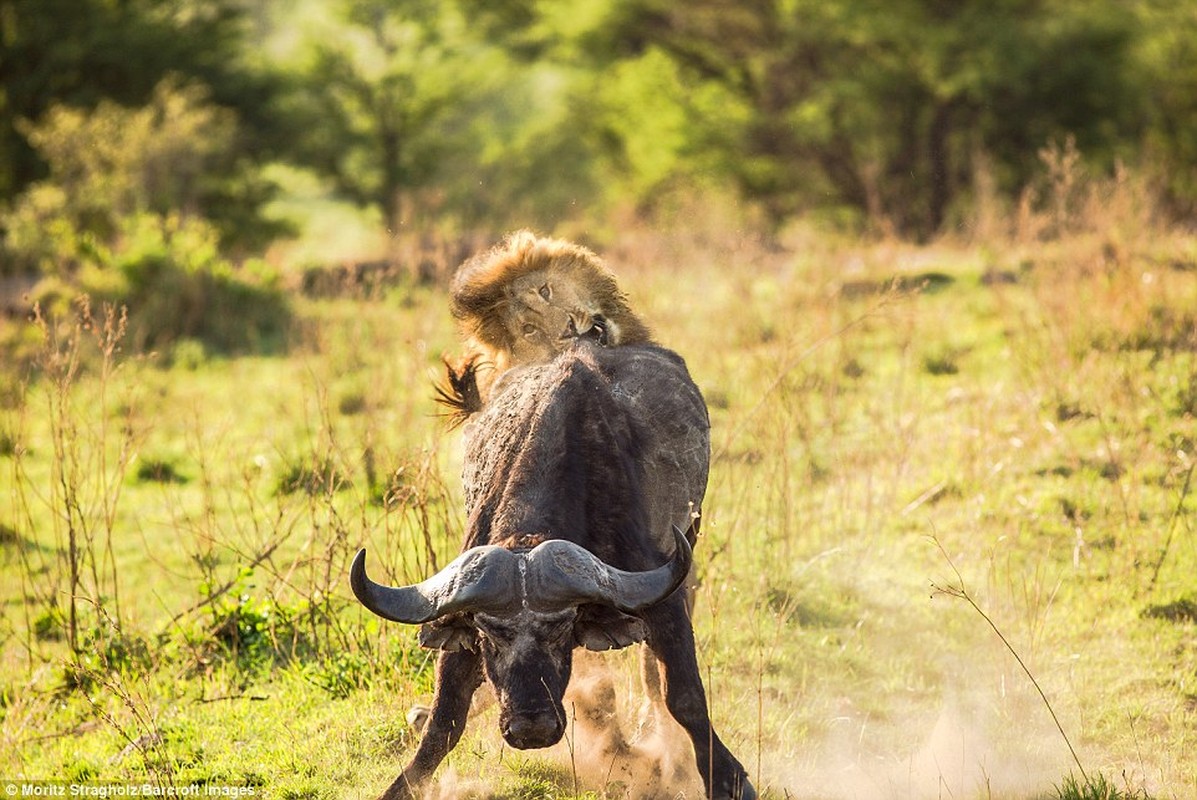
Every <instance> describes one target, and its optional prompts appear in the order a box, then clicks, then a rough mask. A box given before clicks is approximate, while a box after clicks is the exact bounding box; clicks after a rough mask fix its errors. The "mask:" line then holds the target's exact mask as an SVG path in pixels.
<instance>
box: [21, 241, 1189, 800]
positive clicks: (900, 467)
mask: <svg viewBox="0 0 1197 800" xmlns="http://www.w3.org/2000/svg"><path fill="white" fill-rule="evenodd" d="M805 244H806V245H807V246H804V247H802V248H795V249H793V250H791V251H789V252H783V253H765V252H757V251H755V250H753V249H752V248H751V247H750V246H742V247H734V248H733V247H728V248H726V249H720V248H719V247H718V246H717V245H707V246H704V247H702V248H700V247H698V246H695V245H692V244H689V243H687V242H686V241H682V240H661V241H660V242H658V243H657V244H656V246H655V249H653V248H651V247H649V246H647V245H645V244H643V243H636V244H632V243H628V244H624V245H620V244H619V243H616V245H615V246H614V247H613V248H612V253H611V258H612V261H613V262H614V263H615V266H616V267H617V269H618V271H619V272H620V274H621V276H622V278H623V281H624V284H625V287H626V288H627V290H628V291H629V293H630V295H631V299H632V302H633V303H634V304H635V305H636V306H637V307H639V308H640V309H641V310H642V312H643V314H644V316H645V317H646V318H647V319H648V320H650V322H651V323H652V324H653V327H654V330H655V331H656V333H657V335H658V337H659V338H660V340H661V341H662V342H664V343H666V344H668V345H669V346H671V347H673V348H674V349H676V350H678V351H679V352H680V353H682V355H683V356H685V357H686V359H687V361H688V364H689V366H690V369H691V372H692V374H693V375H694V377H695V379H696V380H697V382H698V383H699V385H700V386H701V388H702V389H703V391H704V393H705V394H706V396H707V398H708V400H709V402H710V406H711V413H712V424H713V443H714V450H715V456H714V460H713V465H712V473H711V483H710V490H709V494H708V499H707V504H706V519H705V521H704V526H703V534H704V535H703V539H702V540H701V542H700V545H699V548H698V550H697V551H696V554H697V558H698V560H699V562H700V568H701V573H702V587H701V589H700V592H699V599H698V606H697V611H696V617H695V625H696V630H697V633H698V640H699V649H700V653H699V655H700V662H701V664H702V667H703V670H704V677H705V679H706V682H707V689H708V693H709V696H710V700H711V705H712V709H713V715H714V719H715V722H716V724H717V725H718V727H719V729H720V731H721V734H722V735H723V736H724V738H725V739H726V740H727V741H728V742H729V744H730V745H731V746H732V748H733V750H734V751H735V752H736V753H737V754H738V755H739V757H740V758H741V759H742V760H743V761H744V763H745V765H746V766H747V767H748V769H749V771H750V773H751V774H752V776H753V778H754V780H755V782H756V784H757V787H758V789H761V790H762V791H763V793H764V796H766V797H773V798H784V797H804V798H807V797H809V798H840V797H941V796H943V797H947V796H951V797H957V798H960V797H978V798H1014V797H1062V798H1071V797H1086V798H1087V797H1111V798H1113V797H1146V796H1150V797H1158V798H1173V797H1175V798H1181V797H1185V796H1187V794H1188V792H1190V791H1191V790H1192V789H1191V787H1193V786H1194V785H1197V757H1194V756H1193V755H1192V753H1193V752H1195V751H1197V748H1195V747H1194V745H1195V742H1194V733H1193V731H1194V730H1197V639H1195V631H1197V627H1195V626H1197V621H1195V619H1194V616H1195V615H1194V614H1193V613H1192V608H1193V606H1194V601H1193V598H1194V596H1195V594H1197V587H1195V584H1194V582H1193V577H1192V576H1193V575H1195V574H1197V549H1195V548H1194V547H1193V545H1192V517H1193V509H1194V506H1195V505H1197V501H1195V500H1194V498H1193V496H1192V495H1193V491H1194V490H1193V488H1192V485H1191V482H1190V478H1191V474H1192V465H1193V463H1194V461H1193V459H1195V458H1197V450H1195V447H1194V444H1195V439H1197V423H1195V420H1194V416H1195V410H1197V409H1195V407H1194V406H1195V405H1197V404H1195V403H1194V399H1193V398H1194V394H1195V392H1194V388H1193V387H1194V378H1193V375H1194V374H1197V332H1195V330H1197V324H1195V323H1194V319H1195V315H1197V311H1194V309H1197V271H1195V270H1193V269H1192V266H1191V262H1192V253H1193V252H1194V244H1193V242H1192V241H1191V240H1187V239H1184V238H1182V237H1179V236H1177V235H1171V236H1167V237H1160V238H1159V239H1158V240H1157V239H1152V240H1150V241H1147V239H1146V237H1144V240H1143V241H1142V242H1138V243H1137V244H1135V243H1132V244H1135V246H1130V245H1128V246H1127V247H1125V248H1124V250H1123V252H1124V253H1125V254H1126V255H1124V256H1123V257H1122V260H1121V261H1120V262H1119V263H1117V264H1107V263H1104V262H1101V260H1100V259H1101V255H1100V254H1101V252H1102V249H1101V247H1100V243H1090V242H1088V241H1086V240H1083V239H1079V238H1078V239H1077V240H1076V241H1073V242H1071V243H1069V246H1067V247H1065V246H1063V245H1051V246H1046V245H1045V246H1032V247H1029V248H1027V247H1023V248H1014V247H1011V248H1010V253H1009V255H1008V257H1005V258H1002V257H999V256H995V255H994V254H993V253H991V252H989V251H988V250H985V249H982V248H972V247H963V246H960V247H952V246H947V245H940V246H937V247H934V248H925V249H922V250H915V249H913V248H902V247H896V246H892V245H877V246H871V247H866V246H856V245H848V244H843V243H833V242H815V243H811V242H807V243H805ZM1028 264H1029V265H1030V266H1028ZM995 270H1000V271H1001V274H1003V275H1008V276H1012V277H1011V278H1009V279H1007V280H1001V281H996V280H990V279H987V278H986V275H988V274H991V273H992V272H993V271H995ZM928 275H933V276H935V280H934V281H928V280H926V279H925V276H928ZM1146 276H1150V279H1148V278H1147V277H1146ZM895 278H900V279H901V280H898V281H895V280H894V279H895ZM296 313H297V316H298V322H297V324H296V328H295V331H294V333H293V343H292V347H291V350H290V354H289V355H287V356H286V357H283V356H278V357H247V358H240V359H232V360H228V359H212V358H209V357H207V356H206V355H205V354H204V353H203V352H202V350H200V351H197V352H192V353H191V354H190V355H189V357H188V358H185V359H183V358H180V359H175V360H173V361H171V362H170V363H166V361H169V360H155V359H148V358H139V357H133V356H123V355H118V356H117V360H116V361H115V362H114V363H113V364H112V365H111V366H112V367H113V368H112V369H110V370H107V371H105V370H103V369H102V368H101V364H100V362H97V361H96V360H94V359H85V362H84V363H85V366H84V368H82V369H80V370H79V371H78V372H77V373H74V374H71V375H67V376H64V377H63V378H62V380H60V381H59V383H58V384H57V385H56V384H55V383H54V381H52V380H50V379H48V378H42V379H40V380H36V381H32V382H30V383H28V384H27V385H22V386H23V388H20V387H18V388H17V389H14V390H11V391H9V392H6V393H5V398H6V402H5V404H4V407H3V410H0V444H2V445H3V446H2V447H0V534H2V535H0V574H2V575H3V580H2V582H0V603H2V604H3V607H4V610H5V613H4V616H3V622H2V623H0V777H3V778H15V777H26V778H31V779H32V778H42V779H52V778H53V779H67V778H73V779H88V780H95V781H122V782H123V781H137V782H143V781H150V782H159V783H169V782H174V783H176V784H188V783H209V784H233V785H246V786H255V787H261V788H262V789H263V790H265V791H269V793H270V795H271V796H277V797H320V798H325V797H327V798H334V797H346V796H347V797H363V796H373V795H374V794H376V793H377V792H378V791H380V790H381V789H382V788H383V787H384V786H385V785H387V784H388V783H389V782H390V781H391V780H393V778H394V777H395V775H396V774H397V773H398V771H399V770H400V768H401V767H402V764H403V763H404V761H405V760H406V758H407V756H408V754H409V753H410V749H411V747H412V746H413V745H414V742H415V734H414V733H413V731H412V730H411V728H410V727H409V725H408V723H407V722H406V721H405V717H406V714H407V711H408V709H409V708H410V707H411V706H412V705H413V704H415V703H417V702H421V701H426V700H427V697H428V694H429V692H430V691H431V680H432V678H431V673H430V661H429V659H428V657H427V654H426V653H425V652H424V651H422V650H420V649H419V647H418V646H417V645H416V643H415V632H414V630H409V629H404V628H400V627H399V626H390V625H384V624H380V622H379V621H378V620H376V619H374V618H372V617H370V616H369V615H367V614H366V613H364V612H363V611H362V610H360V609H359V608H358V607H357V606H356V605H355V604H354V603H353V602H352V601H351V598H350V594H349V591H348V587H347V585H346V579H345V574H346V568H347V564H348V559H349V558H350V556H351V555H352V553H353V552H354V551H356V549H357V548H358V547H359V546H361V545H363V544H365V545H366V546H368V547H369V548H370V550H371V559H372V572H373V571H376V572H377V574H378V575H379V576H380V577H383V578H385V579H394V580H397V581H399V580H414V579H417V578H419V577H422V576H423V575H426V574H427V573H428V571H429V570H430V569H432V568H433V567H434V565H436V564H443V563H445V560H446V559H447V558H449V557H451V555H452V553H453V552H454V550H455V549H456V546H457V544H458V542H459V540H460V536H461V530H462V525H463V520H462V515H461V492H460V486H459V480H458V478H457V477H456V476H457V473H458V468H459V462H460V453H459V445H458V438H459V434H458V433H455V432H452V431H448V430H446V429H445V427H444V425H443V424H442V422H441V421H440V420H438V419H437V418H436V416H435V415H436V413H437V409H436V407H435V405H434V404H433V402H432V401H431V399H430V398H431V394H432V392H431V390H430V382H431V378H432V377H433V376H434V375H435V374H436V372H437V370H438V364H439V356H440V354H441V353H442V352H444V351H452V350H453V349H454V348H455V347H456V346H457V345H456V342H455V335H454V332H453V329H452V324H451V320H450V318H449V315H448V312H447V301H446V297H445V296H444V293H443V290H437V289H432V288H418V289H410V290H408V289H403V288H401V289H398V290H396V291H395V292H393V293H391V294H389V295H386V296H378V297H373V298H371V299H364V300H358V301H348V300H324V301H320V302H314V301H309V302H298V304H297V309H296ZM78 335H79V336H81V337H82V344H81V348H82V350H83V351H85V352H86V351H87V350H88V349H89V348H90V347H91V345H90V344H88V341H89V339H88V337H90V336H92V334H91V333H89V332H87V331H81V332H79V334H78ZM67 344H69V341H68V342H67ZM64 347H66V344H64ZM193 350H194V348H193ZM43 361H45V359H44V358H43ZM160 362H161V363H160ZM13 385H14V386H16V385H17V384H15V383H14V384H13ZM72 531H74V535H75V538H76V541H77V543H78V544H79V546H80V552H81V554H82V556H81V561H80V570H79V573H80V574H79V577H78V587H79V592H80V593H81V594H83V595H85V596H87V597H88V598H89V602H80V603H78V604H77V607H76V609H75V611H76V621H75V631H74V637H75V640H76V647H77V649H78V651H79V652H78V654H77V655H73V654H72V653H71V650H70V640H71V633H70V630H69V629H70V621H69V613H68V612H69V608H68V605H69V604H68V601H67V598H68V597H69V588H70V568H69V558H68V550H69V548H68V542H69V539H70V537H71V532H72ZM935 541H938V542H939V543H940V544H941V545H942V547H943V552H941V551H940V550H939V548H938V547H937V546H936V544H935ZM944 553H946V554H947V555H948V556H950V559H951V563H949V561H948V559H947V558H945V557H944ZM375 565H376V566H375ZM953 565H955V568H956V569H959V571H960V578H962V579H963V580H964V581H965V582H966V583H967V585H968V587H969V590H970V592H971V593H972V596H974V597H975V599H976V601H977V603H978V605H979V606H981V607H982V608H984V609H985V611H986V613H987V614H988V616H989V617H990V618H991V619H992V620H993V622H994V624H995V626H997V628H998V629H999V630H1000V631H1001V632H1002V634H1003V636H1005V637H1006V638H1007V640H1008V641H1009V643H1010V645H1011V646H1012V647H1013V648H1014V649H1015V650H1016V651H1017V652H1018V654H1019V656H1020V658H1022V659H1023V661H1024V662H1025V664H1026V666H1027V668H1028V669H1029V670H1030V671H1031V673H1032V674H1033V675H1034V677H1035V680H1036V682H1037V683H1038V684H1039V686H1040V687H1041V688H1042V690H1043V692H1044V695H1045V696H1046V697H1047V698H1048V699H1049V700H1050V703H1051V706H1052V710H1054V712H1055V713H1056V715H1057V716H1058V718H1059V722H1060V725H1061V727H1062V728H1063V729H1064V730H1065V731H1066V732H1067V735H1068V737H1069V740H1070V741H1071V743H1072V745H1073V746H1074V747H1075V749H1076V751H1077V758H1078V760H1079V762H1080V764H1082V765H1083V770H1084V773H1083V774H1084V775H1085V776H1086V777H1084V778H1081V779H1079V780H1078V779H1074V778H1073V777H1071V776H1072V775H1073V774H1074V773H1076V772H1077V770H1076V767H1077V765H1076V764H1075V763H1074V762H1073V761H1072V758H1071V756H1070V754H1069V751H1068V747H1067V745H1066V743H1065V742H1064V740H1063V739H1062V737H1061V736H1060V734H1059V732H1058V731H1057V730H1056V727H1055V725H1054V723H1053V720H1052V717H1051V715H1050V714H1049V713H1048V709H1047V708H1046V707H1045V704H1044V702H1043V700H1042V699H1041V697H1040V696H1039V694H1038V692H1037V690H1036V688H1035V686H1034V685H1033V684H1032V683H1031V682H1030V681H1029V680H1028V679H1027V676H1026V674H1025V673H1024V672H1023V671H1022V669H1021V667H1020V666H1019V664H1018V662H1017V661H1015V659H1014V658H1012V656H1011V654H1010V652H1009V651H1008V650H1007V649H1006V647H1005V646H1004V645H1003V643H1002V642H1001V641H1000V640H999V639H998V638H997V637H995V636H994V632H993V630H992V629H991V628H990V627H989V626H988V625H987V624H986V623H985V621H984V620H983V619H981V618H979V617H978V616H977V615H976V614H975V613H974V612H973V611H972V610H971V609H970V608H968V607H967V606H966V605H965V604H963V603H959V602H956V601H954V600H952V599H951V598H948V597H943V596H936V597H933V594H935V592H934V590H933V586H932V585H933V584H938V585H941V586H942V585H944V584H945V583H950V582H952V581H954V580H955V579H956V575H955V573H954V572H953ZM91 600H95V601H96V602H90V601H91ZM606 663H607V664H608V673H607V679H608V680H610V681H611V682H613V684H614V686H615V688H616V690H617V697H618V698H619V699H618V701H617V705H616V708H615V709H614V710H615V711H616V714H617V718H618V719H620V720H621V724H622V725H624V726H625V728H626V729H631V728H633V727H634V725H635V722H636V718H637V712H638V707H639V702H640V694H639V692H640V690H639V688H638V686H637V667H636V662H635V658H634V657H633V656H632V655H630V654H628V653H618V654H612V655H611V657H610V658H608V659H606ZM584 700H585V697H581V698H580V700H579V702H582V701H584ZM495 727H496V726H495V712H494V709H493V707H490V706H487V705H486V704H483V705H482V706H481V707H480V708H479V710H478V712H477V714H476V715H475V716H474V718H473V720H472V722H471V726H470V729H469V730H468V731H467V734H466V737H465V739H464V740H463V741H462V743H461V744H460V745H459V746H458V748H457V749H456V750H455V751H454V753H453V754H452V755H451V756H450V758H449V760H448V761H447V762H446V765H445V766H444V767H443V768H442V771H441V773H440V776H441V777H440V779H439V781H440V782H439V789H437V790H436V791H437V792H439V794H437V795H436V796H442V797H454V796H459V795H462V794H467V795H468V794H472V795H473V796H494V797H509V798H518V797H561V798H572V797H597V796H610V797H624V796H636V795H635V794H634V791H633V789H634V787H635V786H636V785H638V784H637V780H640V777H638V776H641V775H642V773H641V772H637V770H640V769H641V768H642V767H643V766H644V765H643V764H631V765H625V766H626V767H627V768H626V770H625V769H624V768H623V767H618V766H616V765H613V764H609V763H598V762H596V761H595V759H594V758H590V757H589V756H588V753H591V752H593V751H594V750H595V748H593V747H591V746H589V745H588V741H587V739H586V732H585V731H578V732H577V735H576V737H574V734H573V733H571V739H570V741H569V742H567V743H565V744H562V745H559V746H558V747H557V748H555V749H554V750H553V751H552V752H550V753H548V754H537V753H531V754H522V753H513V752H512V751H510V750H509V749H507V748H504V747H503V746H502V744H501V740H500V739H499V737H498V736H497V733H496V730H495ZM571 730H572V729H571ZM574 738H576V744H575V741H574ZM649 744H654V747H652V748H650V747H649ZM657 744H660V748H659V749H657V748H656V745H657ZM671 748H672V749H671ZM676 751H677V748H676V744H672V745H671V744H669V741H668V737H666V741H665V742H663V743H661V742H647V741H646V742H645V746H644V748H643V754H644V755H646V759H645V763H648V762H649V761H651V762H652V763H654V764H655V763H656V755H657V754H658V753H664V754H665V755H664V758H665V762H664V763H666V764H667V765H672V764H675V763H676V764H679V765H680V766H681V769H680V771H676V772H677V774H676V775H675V774H674V773H675V771H674V770H672V768H667V769H666V770H665V775H666V777H667V779H668V781H669V783H668V785H670V786H674V787H675V788H680V789H681V790H684V791H686V792H687V793H686V795H685V796H687V797H689V796H695V792H696V791H697V787H696V786H695V784H694V783H693V777H692V776H690V775H689V774H688V773H687V769H689V767H688V765H687V763H686V758H685V754H684V752H683V753H682V756H681V757H679V756H678V755H677V752H676ZM647 756H652V758H647ZM1115 787H1116V788H1115Z"/></svg>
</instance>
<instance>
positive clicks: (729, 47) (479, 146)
mask: <svg viewBox="0 0 1197 800" xmlns="http://www.w3.org/2000/svg"><path fill="white" fill-rule="evenodd" d="M0 76H2V77H0V81H2V83H0V166H2V169H0V209H2V210H3V217H2V219H3V223H2V229H0V233H2V235H3V239H2V240H0V241H2V255H0V278H3V279H4V280H5V281H6V283H5V286H6V288H7V295H8V297H6V298H5V303H4V305H5V306H6V308H9V309H11V307H12V306H13V305H14V303H13V301H12V297H11V296H12V295H13V294H14V293H15V292H16V291H17V289H20V290H22V291H26V290H31V295H30V296H31V297H32V298H33V299H36V300H39V301H40V302H41V303H42V304H43V306H53V304H54V303H56V302H57V303H64V302H68V301H69V300H70V298H72V297H73V296H75V295H77V294H80V293H87V294H89V295H91V296H92V297H98V298H101V299H105V300H115V301H119V302H124V303H129V304H130V305H131V306H132V307H133V309H134V319H133V320H132V323H131V324H132V330H133V331H134V334H135V335H136V336H137V337H138V341H140V342H141V343H142V344H145V345H149V346H154V345H160V344H163V343H166V342H169V341H173V340H175V339H178V338H186V337H198V338H200V339H203V340H206V341H208V343H209V345H210V346H212V347H213V348H215V349H218V350H223V351H237V350H241V349H249V348H262V347H267V348H268V347H272V346H276V345H277V343H278V340H279V336H280V334H279V331H280V330H281V326H282V325H283V322H284V321H285V319H284V318H285V308H284V307H283V304H282V303H281V301H278V300H277V294H278V286H277V284H278V281H279V280H280V278H281V277H285V275H280V271H281V272H282V273H285V272H286V270H287V269H290V268H299V269H302V268H305V267H312V266H327V265H328V263H329V262H346V261H354V262H362V261H371V260H382V261H385V262H388V263H391V264H397V263H399V264H401V266H402V267H403V269H405V270H407V271H408V272H409V273H411V274H415V275H417V276H419V277H424V278H427V277H430V276H431V277H434V276H436V275H437V274H438V273H443V272H445V271H446V270H448V269H451V268H452V266H454V265H455V264H456V263H457V261H458V260H459V258H460V256H462V255H464V254H465V253H468V252H469V251H470V250H471V249H473V248H474V247H476V246H477V245H478V244H479V243H480V242H485V241H487V240H489V239H491V238H493V237H494V236H495V235H496V234H498V233H500V232H502V231H504V230H506V229H508V228H511V227H516V226H520V227H523V226H527V227H533V228H536V229H539V230H542V231H555V232H559V233H564V234H566V235H575V236H580V237H582V238H587V239H589V240H590V241H594V242H597V243H600V244H601V243H602V241H603V239H604V236H609V235H610V232H611V231H612V230H613V229H616V228H619V227H621V226H624V225H626V224H627V223H628V222H629V221H633V222H643V223H647V224H650V225H666V224H669V223H670V221H671V220H676V219H677V218H679V217H684V218H687V219H691V220H692V219H693V218H694V214H693V209H694V207H695V204H696V203H698V204H702V205H704V206H705V207H707V208H717V209H721V210H722V211H723V212H725V213H726V214H730V215H733V216H734V217H735V222H736V224H738V225H742V226H744V227H745V228H746V229H751V230H752V232H753V233H756V234H760V235H762V236H764V237H776V236H778V235H779V234H781V233H782V232H784V231H785V230H786V229H787V226H790V225H792V224H793V222H794V221H795V220H796V219H802V220H804V221H806V222H810V221H812V220H814V221H815V222H816V223H817V224H820V225H827V226H831V227H833V228H835V229H838V230H846V231H848V232H851V233H860V232H866V233H879V234H884V235H891V236H897V237H900V238H904V239H913V240H918V241H926V240H928V239H931V238H934V237H938V236H942V235H944V234H961V233H963V234H966V235H971V234H976V233H978V232H980V233H982V234H985V235H988V234H990V233H992V231H989V230H988V229H987V228H986V226H987V225H990V224H991V223H992V220H994V219H1012V218H1015V217H1016V216H1017V215H1016V213H1015V212H1016V211H1017V210H1018V209H1020V208H1023V209H1024V210H1025V209H1026V208H1028V207H1030V208H1033V207H1036V206H1046V205H1049V204H1050V203H1052V202H1053V201H1054V200H1058V193H1057V195H1056V197H1054V198H1053V195H1052V192H1051V191H1050V187H1049V186H1048V183H1049V182H1050V181H1051V180H1052V175H1051V174H1050V173H1051V169H1050V167H1051V165H1052V164H1053V163H1054V164H1055V165H1056V166H1057V167H1059V166H1060V165H1061V164H1064V165H1066V166H1068V167H1069V168H1070V169H1071V170H1072V174H1075V173H1076V168H1077V166H1078V165H1079V166H1081V167H1083V168H1084V169H1085V170H1088V172H1089V174H1092V175H1114V174H1115V173H1118V174H1120V175H1131V176H1133V177H1134V178H1135V179H1136V180H1138V181H1141V182H1142V183H1143V184H1144V185H1145V186H1146V187H1148V189H1149V190H1150V195H1151V197H1152V199H1153V202H1154V203H1156V204H1157V208H1156V209H1154V211H1155V213H1157V214H1159V215H1162V216H1163V217H1165V218H1166V219H1169V220H1191V219H1192V218H1193V215H1194V212H1195V211H1197V4H1194V3H1191V2H1173V1H1172V0H1136V1H1135V2H1126V1H1125V0H1088V1H1087V2H1079V3H1078V2H1072V1H1071V0H1069V1H1065V0H984V2H981V0H952V1H951V2H944V1H943V0H900V1H899V2H891V0H885V1H884V2H882V0H817V2H816V1H813V0H748V2H738V3H726V2H722V1H721V0H693V1H692V2H687V3H673V2H664V1H663V0H598V1H596V0H568V1H567V2H543V1H542V2H537V1H536V0H503V2H482V0H444V1H442V0H435V1H432V0H331V1H329V2H326V1H325V0H0ZM1045 164H1047V166H1048V168H1045ZM1057 178H1058V176H1057ZM1058 183H1059V181H1058V180H1057V181H1056V184H1057V185H1058ZM699 226H700V224H699ZM288 241H289V244H286V243H287V242H288ZM151 297H152V298H155V300H154V303H153V304H151V305H153V306H154V307H153V308H151V309H149V311H147V312H145V313H141V307H142V306H143V305H144V304H143V303H140V302H139V301H140V300H148V299H149V298H151ZM222 304H223V305H222ZM221 309H225V310H228V309H234V310H238V311H239V312H241V313H243V316H244V318H245V319H246V320H248V324H246V325H243V326H241V327H240V328H239V330H238V332H236V333H230V332H228V331H218V330H210V329H208V328H210V327H211V325H210V323H206V322H205V320H206V319H208V318H209V317H211V315H212V313H213V312H214V311H216V312H219V311H220V310H221ZM139 314H140V317H141V318H140V319H139V318H138V315H139ZM151 320H152V321H151ZM206 326H207V327H206ZM9 338H11V336H10V337H9Z"/></svg>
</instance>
